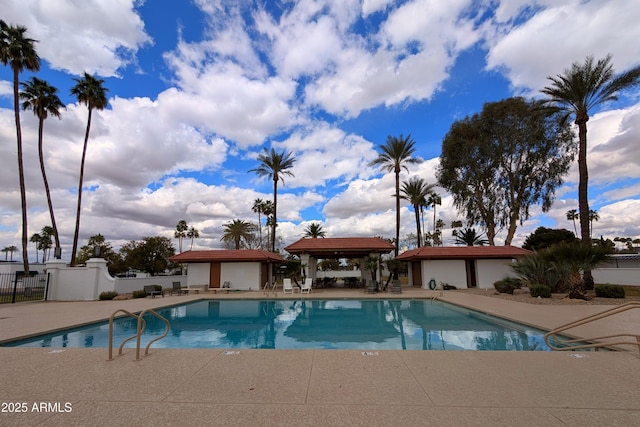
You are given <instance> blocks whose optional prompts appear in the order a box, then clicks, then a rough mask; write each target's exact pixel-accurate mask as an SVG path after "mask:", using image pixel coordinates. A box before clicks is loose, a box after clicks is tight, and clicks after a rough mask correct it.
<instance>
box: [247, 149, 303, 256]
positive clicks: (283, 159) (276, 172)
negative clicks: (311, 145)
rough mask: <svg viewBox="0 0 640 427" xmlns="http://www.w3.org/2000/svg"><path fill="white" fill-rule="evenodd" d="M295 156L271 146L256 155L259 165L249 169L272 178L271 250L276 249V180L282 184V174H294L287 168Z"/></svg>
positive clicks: (291, 165)
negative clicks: (269, 148)
mask: <svg viewBox="0 0 640 427" xmlns="http://www.w3.org/2000/svg"><path fill="white" fill-rule="evenodd" d="M295 161H296V158H295V157H293V154H292V153H291V152H288V151H286V150H285V151H283V152H281V153H278V152H277V151H276V150H274V149H273V148H271V151H269V150H267V149H266V148H265V149H264V153H262V154H259V155H258V162H260V165H259V166H258V167H257V168H254V169H251V170H249V172H255V173H256V174H257V175H258V176H261V177H262V176H266V177H269V178H271V179H272V180H273V215H272V222H271V252H275V251H276V227H277V225H278V181H282V184H283V185H284V175H288V176H294V175H293V173H291V171H290V170H289V169H291V168H292V167H293V164H294V163H295Z"/></svg>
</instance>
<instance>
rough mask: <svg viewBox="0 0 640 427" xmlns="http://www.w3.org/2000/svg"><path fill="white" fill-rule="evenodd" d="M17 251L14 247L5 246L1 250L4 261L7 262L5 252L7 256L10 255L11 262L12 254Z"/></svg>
mask: <svg viewBox="0 0 640 427" xmlns="http://www.w3.org/2000/svg"><path fill="white" fill-rule="evenodd" d="M17 250H18V248H17V247H15V246H14V245H10V246H7V247H5V248H4V249H2V252H4V260H5V261H6V260H7V252H8V253H9V254H11V259H10V261H13V253H14V252H16V251H17Z"/></svg>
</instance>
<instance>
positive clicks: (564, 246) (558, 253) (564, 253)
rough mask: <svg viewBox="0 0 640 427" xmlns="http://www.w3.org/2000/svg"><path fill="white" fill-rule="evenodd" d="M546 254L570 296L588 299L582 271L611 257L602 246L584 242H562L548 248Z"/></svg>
mask: <svg viewBox="0 0 640 427" xmlns="http://www.w3.org/2000/svg"><path fill="white" fill-rule="evenodd" d="M546 256H548V258H549V259H550V260H551V263H552V265H553V267H554V269H555V270H556V272H557V273H558V274H559V275H560V277H561V278H562V279H563V281H564V282H565V283H567V284H568V286H569V298H579V299H588V298H587V295H586V294H585V292H584V285H585V280H584V279H583V278H582V277H581V275H580V273H581V272H584V271H590V270H592V269H594V268H596V267H598V266H599V265H600V264H602V263H604V262H605V261H607V260H608V259H609V254H608V253H607V252H606V250H605V249H604V248H602V247H600V246H591V245H589V246H587V245H585V244H584V242H579V243H577V244H576V243H560V244H557V245H553V246H552V247H551V248H549V249H547V252H546Z"/></svg>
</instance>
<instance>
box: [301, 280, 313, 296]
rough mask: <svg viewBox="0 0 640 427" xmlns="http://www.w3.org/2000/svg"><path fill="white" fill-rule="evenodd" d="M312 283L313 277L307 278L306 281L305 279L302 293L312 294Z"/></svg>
mask: <svg viewBox="0 0 640 427" xmlns="http://www.w3.org/2000/svg"><path fill="white" fill-rule="evenodd" d="M312 283H313V280H312V279H311V277H307V278H306V279H304V283H303V284H302V288H300V293H303V294H310V293H311V284H312Z"/></svg>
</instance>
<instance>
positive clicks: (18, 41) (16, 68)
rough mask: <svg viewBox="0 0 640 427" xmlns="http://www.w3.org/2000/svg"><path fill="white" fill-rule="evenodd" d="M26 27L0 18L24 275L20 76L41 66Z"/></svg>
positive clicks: (24, 197)
mask: <svg viewBox="0 0 640 427" xmlns="http://www.w3.org/2000/svg"><path fill="white" fill-rule="evenodd" d="M26 32H27V28H26V27H23V26H20V25H18V26H14V25H8V24H7V23H6V22H4V21H3V20H1V19H0V62H2V64H3V65H9V66H10V67H11V70H12V71H13V111H14V116H15V121H16V139H17V143H18V144H17V145H18V177H19V181H20V202H21V207H22V264H23V268H24V272H25V274H28V273H29V254H28V252H27V244H28V242H27V190H26V187H25V183H24V164H23V161H22V129H21V127H20V103H19V76H20V73H21V72H22V71H23V70H24V69H25V68H26V69H27V70H29V71H38V70H39V69H40V57H39V56H38V54H37V52H36V49H35V44H36V40H34V39H30V38H28V37H26V35H25V34H26Z"/></svg>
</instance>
